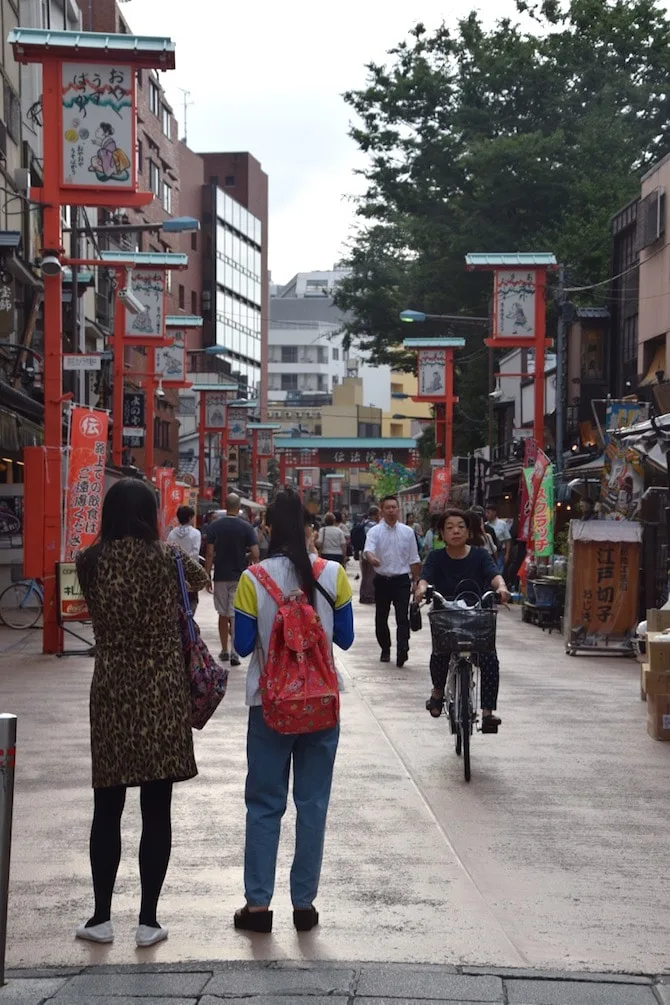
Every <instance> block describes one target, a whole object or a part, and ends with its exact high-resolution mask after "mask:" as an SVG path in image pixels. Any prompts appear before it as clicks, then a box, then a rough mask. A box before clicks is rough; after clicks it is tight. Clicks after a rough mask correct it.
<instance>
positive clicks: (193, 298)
mask: <svg viewBox="0 0 670 1005" xmlns="http://www.w3.org/2000/svg"><path fill="white" fill-rule="evenodd" d="M197 313H198V294H197V293H196V292H195V290H191V314H194V315H196V314H197Z"/></svg>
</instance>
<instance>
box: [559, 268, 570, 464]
mask: <svg viewBox="0 0 670 1005" xmlns="http://www.w3.org/2000/svg"><path fill="white" fill-rule="evenodd" d="M564 286H565V268H564V266H562V265H561V267H560V270H559V274H558V328H557V331H556V473H557V474H559V475H560V474H561V472H562V471H563V452H564V450H565V409H566V404H567V402H566V398H567V395H566V381H565V376H566V375H565V365H566V359H565V292H564Z"/></svg>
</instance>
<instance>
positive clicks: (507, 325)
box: [493, 269, 537, 339]
mask: <svg viewBox="0 0 670 1005" xmlns="http://www.w3.org/2000/svg"><path fill="white" fill-rule="evenodd" d="M536 287H537V275H536V272H535V269H496V271H495V284H494V288H493V298H494V319H495V320H494V333H493V334H494V337H495V338H512V337H515V338H528V339H531V338H534V337H535V297H536Z"/></svg>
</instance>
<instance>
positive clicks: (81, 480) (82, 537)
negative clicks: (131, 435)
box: [63, 408, 109, 562]
mask: <svg viewBox="0 0 670 1005" xmlns="http://www.w3.org/2000/svg"><path fill="white" fill-rule="evenodd" d="M108 427H109V416H108V415H107V412H99V411H95V410H94V409H91V408H73V409H72V413H71V416H70V459H69V464H68V474H67V488H66V503H65V549H64V555H63V560H64V561H65V562H71V561H73V559H74V556H75V555H76V554H77V552H78V551H81V550H82V549H83V548H88V547H90V545H92V544H93V543H94V541H95V539H96V538H97V536H98V534H99V533H100V521H101V519H102V500H103V497H104V494H105V461H106V459H107V432H108Z"/></svg>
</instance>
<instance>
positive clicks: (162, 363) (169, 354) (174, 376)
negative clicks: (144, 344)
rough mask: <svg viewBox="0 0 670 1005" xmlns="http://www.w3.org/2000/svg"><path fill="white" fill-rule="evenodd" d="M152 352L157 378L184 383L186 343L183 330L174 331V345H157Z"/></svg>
mask: <svg viewBox="0 0 670 1005" xmlns="http://www.w3.org/2000/svg"><path fill="white" fill-rule="evenodd" d="M170 334H172V332H170ZM154 352H155V353H156V356H155V360H156V376H157V377H158V378H160V379H161V380H163V381H177V382H178V383H186V345H185V341H184V333H183V332H175V333H174V345H171V346H167V347H160V346H159V347H157V348H156V349H155V350H154Z"/></svg>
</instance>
